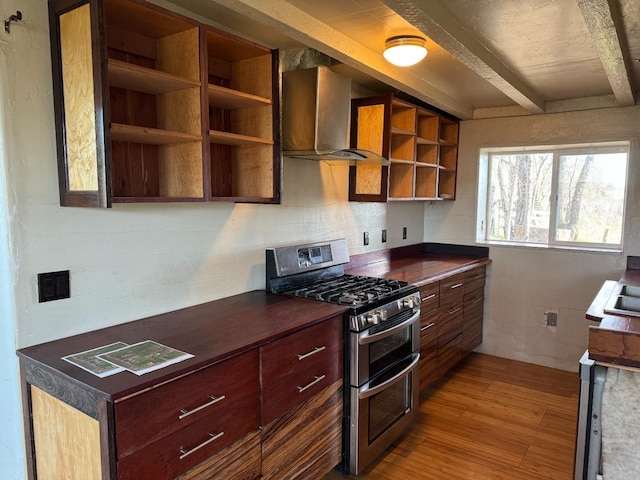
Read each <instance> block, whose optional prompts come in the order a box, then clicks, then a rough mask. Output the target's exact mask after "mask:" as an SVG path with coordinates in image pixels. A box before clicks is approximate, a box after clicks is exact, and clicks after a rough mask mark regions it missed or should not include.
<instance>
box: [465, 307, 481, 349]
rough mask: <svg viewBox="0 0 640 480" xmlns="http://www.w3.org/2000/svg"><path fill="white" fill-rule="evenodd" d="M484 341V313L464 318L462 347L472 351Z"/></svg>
mask: <svg viewBox="0 0 640 480" xmlns="http://www.w3.org/2000/svg"><path fill="white" fill-rule="evenodd" d="M481 343H482V314H481V315H480V316H477V315H476V316H472V317H470V318H466V317H465V319H464V327H463V332H462V349H463V350H464V352H465V353H468V352H470V351H471V350H473V349H474V348H476V347H477V346H478V345H480V344H481Z"/></svg>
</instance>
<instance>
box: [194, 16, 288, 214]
mask: <svg viewBox="0 0 640 480" xmlns="http://www.w3.org/2000/svg"><path fill="white" fill-rule="evenodd" d="M206 52H207V55H206V58H207V80H206V84H207V89H208V92H207V97H208V102H207V105H208V115H207V117H208V118H207V121H208V124H209V132H208V135H209V142H208V143H209V153H210V159H211V197H212V198H213V199H221V200H223V199H228V200H236V201H237V200H238V199H242V200H243V201H246V202H261V203H270V202H277V201H279V197H280V173H279V172H280V140H279V132H280V128H279V125H280V112H279V102H278V98H279V95H280V93H279V92H280V84H279V65H278V55H277V52H275V51H271V50H269V49H266V48H264V47H261V46H259V45H256V44H253V43H250V42H247V41H245V40H242V39H240V38H237V37H233V36H231V35H229V34H225V33H222V32H219V31H217V30H214V29H212V28H207V30H206Z"/></svg>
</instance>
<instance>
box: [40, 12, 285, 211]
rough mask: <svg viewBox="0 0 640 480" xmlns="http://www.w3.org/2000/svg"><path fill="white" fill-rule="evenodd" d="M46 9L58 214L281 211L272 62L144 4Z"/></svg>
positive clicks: (263, 53)
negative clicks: (274, 207) (213, 208)
mask: <svg viewBox="0 0 640 480" xmlns="http://www.w3.org/2000/svg"><path fill="white" fill-rule="evenodd" d="M49 5H50V9H51V11H52V15H51V18H52V28H51V32H52V42H53V44H54V45H55V47H56V48H54V49H53V58H52V60H53V62H52V63H53V73H54V75H53V76H54V97H55V100H56V125H57V128H56V130H57V133H56V134H57V143H58V162H59V168H58V171H59V176H60V191H61V195H60V200H61V204H62V205H70V206H102V207H104V206H107V207H108V206H111V204H112V203H113V202H158V201H162V202H167V201H205V200H223V201H240V202H243V201H246V202H265V203H277V202H279V199H280V159H279V148H280V145H279V142H277V141H276V140H275V139H276V138H277V137H276V132H277V128H276V127H277V124H276V122H275V121H274V118H276V119H277V118H278V116H279V83H278V82H279V81H278V78H279V71H278V63H277V52H275V51H272V50H270V49H268V48H264V47H261V46H259V45H256V44H254V43H252V42H248V41H246V40H244V39H241V38H238V37H236V36H233V35H231V34H227V33H226V32H222V31H219V30H216V29H214V28H212V27H210V26H206V25H203V24H200V23H198V22H196V21H195V20H192V19H190V18H187V17H184V16H182V15H179V14H177V13H174V12H172V11H169V10H166V9H164V8H162V7H159V6H156V5H154V4H151V3H147V2H144V1H142V0H95V1H91V2H88V3H87V2H86V1H84V0H78V1H77V2H73V1H69V0H51V1H50V2H49ZM101 32H104V35H101ZM101 72H104V74H102V73H101Z"/></svg>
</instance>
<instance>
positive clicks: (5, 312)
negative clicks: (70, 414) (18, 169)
mask: <svg viewBox="0 0 640 480" xmlns="http://www.w3.org/2000/svg"><path fill="white" fill-rule="evenodd" d="M8 40H9V39H7V38H6V37H2V36H0V51H6V50H8V49H10V48H11V45H9V44H8ZM8 70H9V65H8V64H7V62H6V61H5V56H2V55H0V105H1V106H4V105H6V102H5V98H7V96H6V93H7V92H6V91H5V89H4V88H3V86H4V85H5V79H6V76H7V72H8ZM4 113H5V109H4V108H0V365H2V370H0V392H2V393H1V394H0V412H2V419H3V425H2V428H0V472H2V478H6V479H7V480H13V479H15V480H17V479H20V478H22V475H23V472H22V464H23V458H24V454H23V450H24V449H23V447H22V441H21V437H22V429H21V425H22V417H21V412H20V395H19V388H18V385H19V384H18V366H17V363H18V362H17V357H16V355H15V353H14V351H15V349H16V341H15V340H16V334H15V328H14V323H13V319H14V310H13V295H12V288H11V287H12V285H11V273H10V272H11V269H12V263H13V262H12V260H11V254H10V250H11V241H10V238H9V230H8V225H7V223H8V218H9V215H10V212H9V209H8V207H7V203H8V202H7V198H6V171H7V166H8V162H9V156H8V155H7V151H6V139H5V132H6V133H8V128H9V127H10V126H8V125H5V115H4Z"/></svg>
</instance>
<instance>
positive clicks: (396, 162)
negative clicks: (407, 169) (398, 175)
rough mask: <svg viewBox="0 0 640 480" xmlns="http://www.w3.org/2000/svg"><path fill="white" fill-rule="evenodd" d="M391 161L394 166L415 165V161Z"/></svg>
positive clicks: (394, 159)
mask: <svg viewBox="0 0 640 480" xmlns="http://www.w3.org/2000/svg"><path fill="white" fill-rule="evenodd" d="M390 161H391V163H393V164H402V165H413V164H414V162H413V160H401V159H397V158H391V159H390Z"/></svg>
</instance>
